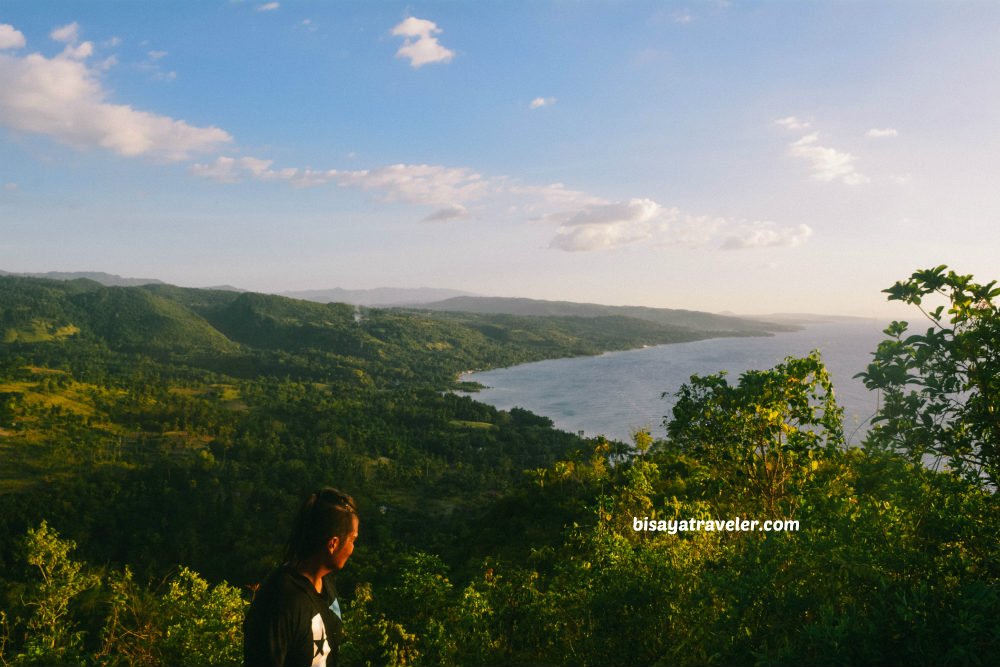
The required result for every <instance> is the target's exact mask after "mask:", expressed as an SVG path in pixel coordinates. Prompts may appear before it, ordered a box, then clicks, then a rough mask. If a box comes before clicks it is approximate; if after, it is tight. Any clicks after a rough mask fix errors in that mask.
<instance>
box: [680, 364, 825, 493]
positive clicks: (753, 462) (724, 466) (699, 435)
mask: <svg viewBox="0 0 1000 667" xmlns="http://www.w3.org/2000/svg"><path fill="white" fill-rule="evenodd" d="M842 420H843V410H842V409H841V408H839V407H837V402H836V400H835V399H834V395H833V384H832V382H831V380H830V374H829V372H828V371H827V370H826V367H825V366H824V365H823V362H822V361H821V360H820V357H819V352H818V351H813V352H812V353H811V354H810V355H809V356H807V357H803V358H801V359H796V358H794V357H788V358H786V359H785V361H784V363H781V364H778V365H777V366H775V367H774V368H772V369H770V370H766V371H757V370H753V371H747V372H746V373H743V375H741V376H740V379H739V382H738V384H736V385H735V386H733V385H730V384H729V382H728V381H727V380H726V379H725V373H720V374H718V375H708V376H705V377H700V376H698V375H692V376H691V382H690V384H685V385H683V386H682V387H681V388H680V391H678V392H677V403H676V405H675V406H674V409H673V419H668V418H664V425H665V426H666V427H667V434H668V435H669V438H670V441H669V443H668V445H667V446H668V447H673V448H676V449H679V450H680V451H681V452H683V453H685V454H689V455H692V456H694V457H695V458H697V459H699V460H701V461H702V462H704V463H707V464H708V465H709V466H710V467H711V468H713V469H714V470H715V471H716V474H717V475H718V481H719V484H720V485H722V487H723V490H724V491H726V489H725V488H724V487H725V486H728V487H730V488H729V489H728V492H729V493H725V494H724V495H730V494H731V492H733V491H738V492H739V493H738V494H737V495H745V496H747V497H748V498H753V499H757V500H758V501H761V502H762V504H763V506H764V507H766V508H767V509H768V510H769V511H772V512H773V511H774V509H775V507H776V505H777V504H778V502H779V501H782V500H784V499H786V498H788V496H789V494H790V493H791V491H792V489H791V488H790V486H791V484H792V483H794V482H795V481H796V480H798V479H801V478H802V477H803V475H804V474H807V473H808V472H809V471H810V470H812V469H815V467H816V465H817V462H816V458H815V457H816V452H817V450H821V449H837V448H839V447H840V446H841V445H842V443H843V425H842Z"/></svg>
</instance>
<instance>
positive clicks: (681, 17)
mask: <svg viewBox="0 0 1000 667" xmlns="http://www.w3.org/2000/svg"><path fill="white" fill-rule="evenodd" d="M693 20H694V17H693V16H692V15H691V12H689V11H688V10H686V9H684V10H681V11H679V12H675V13H674V14H673V21H674V23H690V22H691V21H693Z"/></svg>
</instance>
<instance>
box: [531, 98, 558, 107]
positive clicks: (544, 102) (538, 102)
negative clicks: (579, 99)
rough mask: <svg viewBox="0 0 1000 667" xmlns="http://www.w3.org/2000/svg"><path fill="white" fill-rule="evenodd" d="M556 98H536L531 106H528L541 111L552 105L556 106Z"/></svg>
mask: <svg viewBox="0 0 1000 667" xmlns="http://www.w3.org/2000/svg"><path fill="white" fill-rule="evenodd" d="M555 103H556V98H554V97H536V98H535V99H533V100H531V104H529V105H528V106H529V107H530V108H532V109H541V108H542V107H547V106H549V105H550V104H555Z"/></svg>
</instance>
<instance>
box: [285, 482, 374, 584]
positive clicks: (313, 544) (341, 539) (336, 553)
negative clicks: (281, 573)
mask: <svg viewBox="0 0 1000 667" xmlns="http://www.w3.org/2000/svg"><path fill="white" fill-rule="evenodd" d="M357 536H358V509H357V506H356V505H355V504H354V499H353V498H351V497H350V496H349V495H347V494H346V493H341V492H340V491H338V490H336V489H331V488H325V489H321V490H319V491H316V492H315V493H312V494H310V495H309V497H308V498H306V501H305V503H303V505H302V508H301V509H300V510H299V513H298V515H297V516H296V517H295V524H294V525H293V526H292V535H291V537H290V538H289V540H288V549H287V557H288V560H289V561H290V562H293V563H295V562H303V561H305V560H307V559H313V558H316V557H318V556H321V555H322V556H323V560H325V561H326V562H327V563H328V568H327V569H330V570H339V569H341V568H342V567H344V563H346V562H347V559H348V558H350V556H351V553H352V552H353V551H354V540H355V539H356V538H357Z"/></svg>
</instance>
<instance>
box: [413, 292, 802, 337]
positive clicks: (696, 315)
mask: <svg viewBox="0 0 1000 667" xmlns="http://www.w3.org/2000/svg"><path fill="white" fill-rule="evenodd" d="M414 307H415V308H422V309H425V310H438V311H440V310H444V311H457V312H464V313H493V314H507V315H532V316H540V317H629V318H633V319H636V320H645V321H647V322H655V323H656V324H663V325H667V326H673V327H684V328H687V329H691V330H695V331H702V332H713V333H717V334H718V333H734V332H738V333H757V334H763V333H768V332H774V331H794V330H795V329H796V328H797V327H795V326H794V325H789V324H787V323H776V322H766V321H762V320H752V319H746V318H742V317H732V316H728V315H715V314H713V313H706V312H701V311H697V310H677V309H672V308H647V307H645V306H604V305H601V304H597V303H573V302H570V301H541V300H538V299H523V298H514V299H512V298H501V297H485V296H458V297H454V298H451V299H445V300H443V301H434V302H432V303H425V304H421V305H419V306H414Z"/></svg>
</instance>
